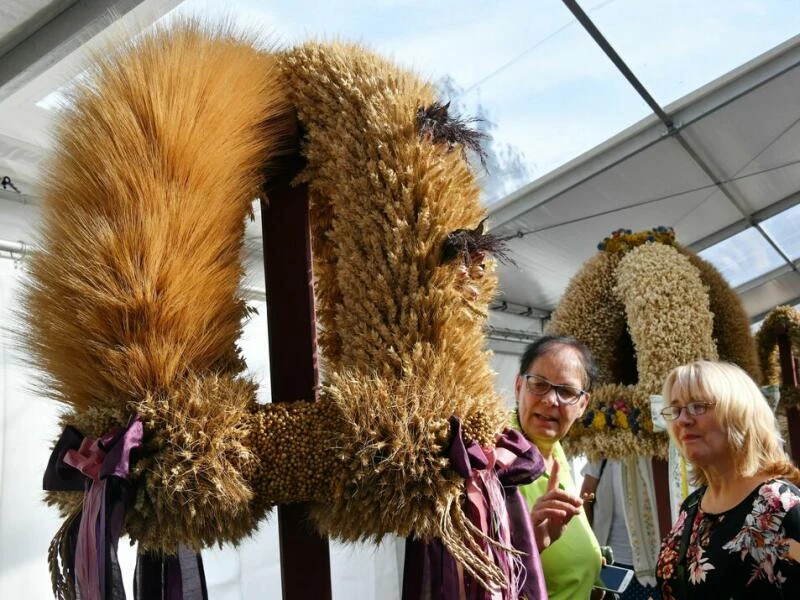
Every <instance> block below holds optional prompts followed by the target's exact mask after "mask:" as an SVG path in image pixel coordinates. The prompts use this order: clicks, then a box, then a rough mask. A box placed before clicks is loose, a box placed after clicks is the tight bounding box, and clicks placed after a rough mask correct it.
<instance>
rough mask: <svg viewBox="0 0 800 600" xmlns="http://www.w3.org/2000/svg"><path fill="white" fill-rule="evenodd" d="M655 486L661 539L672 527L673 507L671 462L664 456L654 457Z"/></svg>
mask: <svg viewBox="0 0 800 600" xmlns="http://www.w3.org/2000/svg"><path fill="white" fill-rule="evenodd" d="M652 461H653V488H654V491H655V494H656V513H657V514H658V529H659V532H660V533H661V539H663V538H665V537H667V534H668V533H669V532H670V529H672V509H671V508H670V503H669V464H668V463H667V461H666V460H664V459H663V458H655V457H653V459H652Z"/></svg>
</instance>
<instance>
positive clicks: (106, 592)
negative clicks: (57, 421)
mask: <svg viewBox="0 0 800 600" xmlns="http://www.w3.org/2000/svg"><path fill="white" fill-rule="evenodd" d="M143 431H144V430H143V426H142V421H141V419H140V418H139V416H138V415H137V416H134V417H132V418H131V420H130V421H129V422H128V425H127V426H126V427H116V428H115V429H113V430H112V431H110V432H109V433H107V434H105V435H104V436H102V437H101V438H99V439H95V438H92V437H84V436H83V435H82V434H81V433H80V432H79V431H78V430H77V429H75V428H74V427H67V428H66V429H65V430H64V432H63V433H62V434H61V437H60V438H59V440H58V442H57V443H56V446H55V448H54V449H53V452H52V453H51V455H50V460H49V461H48V464H47V469H46V470H45V474H44V481H43V487H44V489H45V490H50V491H83V492H84V494H85V496H84V502H83V510H82V513H81V515H80V517H79V518H78V519H76V520H75V522H74V523H73V524H72V526H71V527H70V529H69V531H67V533H66V535H67V537H68V540H69V542H68V543H69V549H68V553H67V554H68V555H67V560H66V565H65V566H66V567H67V571H68V572H70V573H73V574H74V577H75V585H76V588H77V592H78V596H79V597H80V598H81V599H83V600H123V599H124V598H125V590H124V588H123V586H122V576H121V572H120V568H119V562H118V560H117V546H118V543H119V537H120V534H121V532H122V525H123V522H124V520H125V510H126V507H127V504H128V499H129V490H128V485H127V483H126V480H127V479H128V477H129V475H130V465H131V453H132V451H133V450H134V449H136V448H139V447H141V445H142V437H143Z"/></svg>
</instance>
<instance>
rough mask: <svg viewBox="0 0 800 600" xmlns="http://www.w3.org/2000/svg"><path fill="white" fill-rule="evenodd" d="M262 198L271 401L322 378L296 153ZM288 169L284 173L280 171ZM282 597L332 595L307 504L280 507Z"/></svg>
mask: <svg viewBox="0 0 800 600" xmlns="http://www.w3.org/2000/svg"><path fill="white" fill-rule="evenodd" d="M291 163H292V164H290V165H289V166H288V168H286V169H281V171H280V172H281V173H282V175H281V176H280V178H279V179H278V180H277V181H276V180H273V181H272V182H271V185H270V188H269V191H268V201H266V202H262V205H261V222H262V227H263V236H264V271H265V279H266V292H267V294H266V295H267V322H268V328H269V365H270V381H271V384H272V401H273V402H296V401H301V400H306V401H311V400H316V390H317V386H318V383H319V375H318V370H317V366H318V365H317V341H316V327H315V317H314V289H313V279H312V268H311V239H310V233H309V218H308V190H307V187H306V186H305V185H300V186H296V187H290V185H289V184H290V182H291V180H292V178H293V177H294V176H295V175H296V174H297V172H299V170H300V168H301V167H302V164H301V162H300V159H299V157H297V156H295V157H294V158H293V159H292V160H291ZM284 174H285V175H284ZM278 529H279V536H280V551H281V581H282V585H283V598H284V600H300V599H301V598H302V599H305V598H320V599H322V600H326V599H328V600H330V598H331V576H330V555H329V550H328V540H327V539H326V538H322V537H320V536H319V535H317V534H316V532H314V531H313V529H312V525H311V524H310V523H309V522H308V516H307V510H306V507H305V505H302V504H290V505H282V506H279V507H278Z"/></svg>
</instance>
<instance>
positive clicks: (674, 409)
mask: <svg viewBox="0 0 800 600" xmlns="http://www.w3.org/2000/svg"><path fill="white" fill-rule="evenodd" d="M710 406H714V403H713V402H689V403H688V404H686V405H684V406H680V405H679V404H673V405H671V406H667V407H666V408H663V409H661V416H662V417H664V419H665V420H667V421H674V420H676V419H677V418H678V417H680V416H681V411H682V410H683V409H684V408H685V409H686V412H687V413H689V415H690V416H692V417H696V416H697V415H702V414H703V413H705V412H706V411H707V410H708V408H709V407H710Z"/></svg>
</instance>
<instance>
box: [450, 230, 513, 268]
mask: <svg viewBox="0 0 800 600" xmlns="http://www.w3.org/2000/svg"><path fill="white" fill-rule="evenodd" d="M485 224H486V219H483V220H482V221H481V222H480V223H478V225H477V227H475V229H456V230H455V231H451V232H450V233H448V234H447V238H446V239H445V241H444V246H442V264H445V263H448V262H450V261H452V260H455V259H456V258H458V257H459V256H460V257H462V258H463V260H464V264H465V265H466V266H467V267H471V266H472V265H480V264H482V263H483V259H484V258H485V256H486V253H487V252H490V253H491V254H493V255H494V256H496V257H497V258H498V259H499V260H501V261H503V262H506V263H511V264H514V261H513V260H512V259H511V258H509V256H508V254H507V250H508V246H507V245H506V240H504V239H502V238H499V237H497V236H496V235H494V234H491V233H484V229H485Z"/></svg>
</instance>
